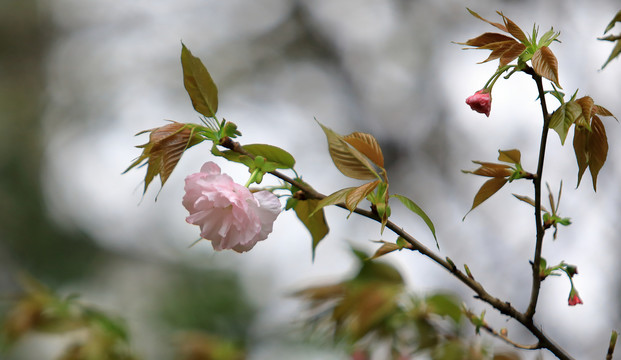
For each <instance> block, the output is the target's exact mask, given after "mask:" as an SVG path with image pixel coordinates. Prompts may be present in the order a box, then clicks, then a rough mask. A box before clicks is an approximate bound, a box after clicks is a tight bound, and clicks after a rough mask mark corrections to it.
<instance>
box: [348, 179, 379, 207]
mask: <svg viewBox="0 0 621 360" xmlns="http://www.w3.org/2000/svg"><path fill="white" fill-rule="evenodd" d="M380 183H381V180H375V181H372V182H370V183H366V184H364V185H361V186H359V187H357V188H354V189H353V190H351V191H350V192H349V193H347V196H346V197H345V206H346V207H347V209H349V211H352V212H353V211H354V210H356V207H357V206H358V204H359V203H360V202H361V201H362V200H364V199H365V198H366V197H367V196H368V195H369V194H370V193H371V192H373V190H375V188H376V187H377V185H379V184H380Z"/></svg>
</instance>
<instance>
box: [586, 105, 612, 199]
mask: <svg viewBox="0 0 621 360" xmlns="http://www.w3.org/2000/svg"><path fill="white" fill-rule="evenodd" d="M591 129H592V132H591V134H590V136H589V137H588V138H587V150H588V152H589V158H588V160H589V171H590V172H591V178H592V179H593V190H595V191H597V175H598V174H599V171H600V170H601V168H602V167H603V166H604V163H605V162H606V158H607V156H608V139H607V136H606V129H605V128H604V124H603V123H602V121H601V120H600V119H599V117H597V116H593V119H592V120H591Z"/></svg>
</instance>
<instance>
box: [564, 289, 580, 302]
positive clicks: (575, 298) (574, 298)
mask: <svg viewBox="0 0 621 360" xmlns="http://www.w3.org/2000/svg"><path fill="white" fill-rule="evenodd" d="M567 303H568V304H569V306H575V305H578V304H582V299H580V296H578V291H576V289H573V288H572V289H571V291H570V292H569V299H568V300H567Z"/></svg>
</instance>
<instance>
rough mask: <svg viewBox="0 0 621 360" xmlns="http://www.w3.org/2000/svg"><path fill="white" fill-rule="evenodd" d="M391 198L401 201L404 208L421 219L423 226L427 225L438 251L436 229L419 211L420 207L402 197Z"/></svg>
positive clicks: (395, 195)
mask: <svg viewBox="0 0 621 360" xmlns="http://www.w3.org/2000/svg"><path fill="white" fill-rule="evenodd" d="M391 197H394V198H397V199H399V201H401V203H403V205H405V207H406V208H408V209H409V210H410V211H412V212H413V213H414V214H416V215H418V216H420V217H421V219H423V221H424V222H425V224H427V227H429V230H431V233H432V234H433V238H434V239H435V240H436V246H437V247H438V249H439V248H440V245H439V244H438V238H437V237H436V228H435V226H434V225H433V222H432V221H431V219H430V218H429V216H427V214H426V213H425V212H424V211H423V209H421V208H420V206H418V205H416V203H415V202H414V201H412V200H410V199H409V198H407V197H405V196H403V195H399V194H394V195H391Z"/></svg>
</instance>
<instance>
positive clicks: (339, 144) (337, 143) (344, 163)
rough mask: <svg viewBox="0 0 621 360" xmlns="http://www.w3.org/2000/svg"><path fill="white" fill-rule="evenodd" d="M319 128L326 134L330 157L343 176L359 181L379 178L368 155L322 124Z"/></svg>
mask: <svg viewBox="0 0 621 360" xmlns="http://www.w3.org/2000/svg"><path fill="white" fill-rule="evenodd" d="M319 126H321V128H322V129H323V131H324V133H325V134H326V139H327V140H328V151H329V152H330V157H331V158H332V161H333V162H334V165H335V166H336V168H337V169H339V171H340V172H342V173H343V175H345V176H348V177H351V178H354V179H359V180H372V179H377V178H378V174H377V172H376V171H375V168H374V166H373V163H372V162H371V160H370V159H369V158H368V157H367V156H366V155H364V154H363V153H361V152H360V151H358V150H357V149H356V148H354V147H353V146H351V145H349V143H348V142H347V141H345V139H344V137H343V136H341V135H339V134H337V133H335V132H334V131H332V129H330V128H328V127H325V126H323V125H322V124H321V123H319Z"/></svg>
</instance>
